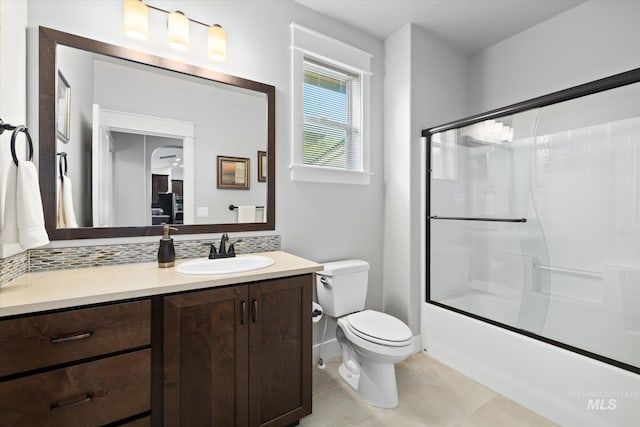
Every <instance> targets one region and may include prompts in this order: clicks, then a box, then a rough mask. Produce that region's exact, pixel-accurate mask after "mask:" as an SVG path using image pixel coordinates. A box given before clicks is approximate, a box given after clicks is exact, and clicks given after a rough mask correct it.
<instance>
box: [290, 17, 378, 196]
mask: <svg viewBox="0 0 640 427" xmlns="http://www.w3.org/2000/svg"><path fill="white" fill-rule="evenodd" d="M292 38H293V45H292V47H293V53H292V55H293V88H292V89H293V90H292V93H293V108H292V110H293V141H292V163H291V179H293V180H298V181H316V182H336V183H349V184H368V183H369V182H370V175H371V174H370V173H369V152H368V151H369V141H368V129H367V126H368V121H369V120H368V114H369V111H368V110H369V109H368V105H367V104H368V99H369V96H368V93H367V92H368V88H369V76H370V73H369V67H370V61H371V55H369V54H368V53H366V52H363V51H361V50H359V49H355V48H353V47H351V46H348V45H345V44H344V43H341V42H339V41H337V40H334V39H331V38H329V37H327V36H324V35H321V34H319V33H315V32H313V31H311V30H307V29H304V28H302V27H299V26H297V25H295V24H292ZM354 58H355V60H354Z"/></svg>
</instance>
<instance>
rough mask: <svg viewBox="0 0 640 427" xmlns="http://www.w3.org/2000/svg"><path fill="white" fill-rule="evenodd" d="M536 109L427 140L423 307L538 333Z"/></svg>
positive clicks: (540, 242) (542, 276) (541, 278)
mask: <svg viewBox="0 0 640 427" xmlns="http://www.w3.org/2000/svg"><path fill="white" fill-rule="evenodd" d="M537 114H538V113H537V110H531V111H526V112H523V113H518V114H514V115H511V116H505V117H501V118H500V119H499V120H485V121H482V122H478V123H474V124H472V125H469V126H465V127H461V128H453V129H449V130H443V131H441V132H436V133H434V134H432V135H431V137H430V138H429V139H428V144H429V147H428V152H429V160H430V165H431V167H430V171H431V173H430V180H429V198H430V200H429V219H428V233H429V279H430V286H429V295H428V298H429V300H430V302H432V303H436V304H439V305H443V306H446V307H449V308H452V309H454V310H458V311H461V312H464V313H466V314H470V315H472V316H474V317H478V318H482V319H486V320H489V321H493V322H497V323H500V324H503V325H507V326H510V327H514V328H518V329H524V330H527V331H530V332H533V333H540V332H541V331H542V330H543V327H544V323H545V318H546V314H547V306H548V301H549V272H548V271H546V270H541V269H537V268H535V266H536V265H541V264H545V263H547V262H548V252H547V247H546V241H545V236H544V233H543V230H542V228H541V226H540V221H539V220H538V216H537V212H536V209H535V205H534V200H533V192H532V182H531V176H532V175H531V173H530V172H531V170H530V168H531V165H532V164H533V163H532V161H531V156H532V154H533V153H534V152H535V151H534V144H533V142H534V135H535V127H536V119H537Z"/></svg>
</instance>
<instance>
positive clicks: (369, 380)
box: [338, 358, 398, 409]
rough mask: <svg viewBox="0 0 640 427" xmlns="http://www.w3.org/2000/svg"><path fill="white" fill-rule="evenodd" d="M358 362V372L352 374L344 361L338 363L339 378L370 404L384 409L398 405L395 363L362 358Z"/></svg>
mask: <svg viewBox="0 0 640 427" xmlns="http://www.w3.org/2000/svg"><path fill="white" fill-rule="evenodd" d="M358 362H359V364H360V365H361V366H360V369H359V371H360V372H359V374H353V373H352V372H350V370H349V369H347V367H346V366H345V365H344V363H342V364H340V367H339V368H338V373H339V374H340V378H341V379H342V380H343V381H344V382H345V383H346V384H347V385H348V386H349V387H351V388H352V389H353V390H354V391H355V392H356V393H358V395H359V396H360V397H361V398H362V399H363V400H364V401H366V402H367V403H369V404H370V405H373V406H377V407H378V408H385V409H391V408H395V407H396V406H398V387H397V385H396V369H395V365H394V364H393V363H389V362H386V363H384V362H383V363H379V362H375V361H373V360H363V359H362V358H361V359H360V360H359V361H358Z"/></svg>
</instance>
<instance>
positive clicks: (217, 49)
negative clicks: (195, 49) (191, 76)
mask: <svg viewBox="0 0 640 427" xmlns="http://www.w3.org/2000/svg"><path fill="white" fill-rule="evenodd" d="M208 39H209V40H208V41H209V42H208V45H209V49H208V51H209V58H211V59H213V60H215V61H226V59H227V33H226V32H225V31H224V29H223V28H222V27H221V26H220V25H218V24H215V25H212V26H211V27H209V37H208Z"/></svg>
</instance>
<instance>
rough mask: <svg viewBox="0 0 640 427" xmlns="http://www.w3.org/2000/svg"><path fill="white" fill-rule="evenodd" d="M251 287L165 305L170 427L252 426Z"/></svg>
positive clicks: (203, 294) (209, 292)
mask: <svg viewBox="0 0 640 427" xmlns="http://www.w3.org/2000/svg"><path fill="white" fill-rule="evenodd" d="M247 296H248V295H247V286H233V287H229V288H220V289H211V290H206V291H197V292H190V293H184V294H179V295H173V296H169V297H166V298H165V300H164V301H165V302H164V368H165V379H164V425H166V426H234V425H235V426H243V425H247V423H248V419H247V413H248V407H247V405H248V389H247V386H248V379H247V363H248V359H247V341H248V326H249V325H248V323H249V322H248V320H249V319H248V317H247V314H248V313H247V303H248V300H247Z"/></svg>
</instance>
